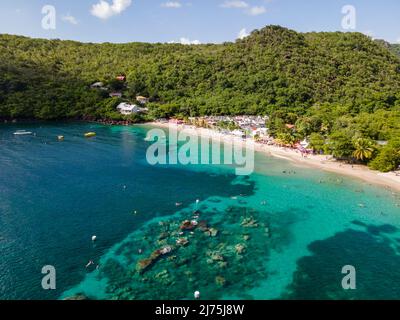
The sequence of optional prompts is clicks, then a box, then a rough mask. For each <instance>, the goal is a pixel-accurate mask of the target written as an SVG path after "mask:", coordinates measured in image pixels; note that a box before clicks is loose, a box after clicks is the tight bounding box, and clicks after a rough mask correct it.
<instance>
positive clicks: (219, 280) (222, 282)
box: [215, 276, 226, 287]
mask: <svg viewBox="0 0 400 320" xmlns="http://www.w3.org/2000/svg"><path fill="white" fill-rule="evenodd" d="M215 284H216V285H217V286H219V287H223V286H224V285H225V284H226V279H225V278H224V277H222V276H216V277H215Z"/></svg>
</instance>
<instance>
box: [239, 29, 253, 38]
mask: <svg viewBox="0 0 400 320" xmlns="http://www.w3.org/2000/svg"><path fill="white" fill-rule="evenodd" d="M249 35H250V33H248V32H247V30H246V28H243V29H242V30H240V32H239V34H238V36H237V37H238V39H240V40H243V39H244V38H247V37H248V36H249Z"/></svg>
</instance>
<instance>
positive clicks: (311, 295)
mask: <svg viewBox="0 0 400 320" xmlns="http://www.w3.org/2000/svg"><path fill="white" fill-rule="evenodd" d="M20 129H25V130H28V131H32V132H34V133H35V135H32V136H14V135H13V133H14V132H15V131H16V130H20ZM149 129H150V127H147V126H137V127H122V126H121V127H120V126H102V125H95V124H82V123H76V124H74V123H53V124H40V123H36V124H31V125H29V124H13V125H0V299H64V298H68V297H75V298H79V297H83V296H85V297H87V298H90V299H192V298H193V292H194V291H197V290H198V291H200V292H201V297H202V298H203V299H399V298H400V194H399V193H396V192H393V191H391V190H388V189H385V188H382V187H377V186H372V185H369V184H367V183H365V182H362V181H361V180H357V179H352V178H347V177H343V176H339V175H335V174H332V173H326V172H322V171H319V170H316V169H312V168H304V167H299V166H295V165H294V164H293V163H290V162H287V161H285V160H282V159H277V158H268V157H266V156H265V155H261V154H256V162H255V163H256V168H255V172H254V173H253V174H251V175H250V176H247V177H246V176H244V177H243V176H236V175H235V171H234V168H233V167H232V166H222V165H221V166H211V165H188V166H184V165H173V166H151V165H150V164H149V163H148V162H147V161H146V150H147V149H148V147H149V145H150V142H148V141H146V139H145V138H146V134H147V131H148V130H149ZM89 131H95V132H96V133H97V136H96V137H95V138H92V139H86V138H84V137H83V134H84V133H85V132H89ZM59 135H63V136H65V140H64V141H61V142H59V141H57V136H59ZM197 200H199V201H197ZM193 219H196V220H197V221H199V225H198V226H197V228H196V229H194V230H187V231H181V229H180V226H181V225H182V222H183V221H185V220H193ZM181 232H182V233H181ZM93 235H96V236H97V241H96V242H92V240H91V237H92V236H93ZM177 239H180V240H181V243H180V245H177V244H176V240H177ZM182 239H183V240H182ZM186 242H187V243H186ZM165 248H169V249H171V252H167V253H165V254H160V250H162V249H165ZM89 261H93V264H91V265H89V266H88V267H86V265H87V264H88V262H89ZM45 265H52V266H54V267H55V269H56V285H57V288H56V290H50V291H48V290H44V289H42V286H41V281H42V277H43V276H44V275H43V274H42V273H41V270H42V267H43V266H45ZM346 265H351V266H354V268H355V270H356V290H344V289H343V288H342V279H343V277H344V276H345V274H342V268H343V267H344V266H346Z"/></svg>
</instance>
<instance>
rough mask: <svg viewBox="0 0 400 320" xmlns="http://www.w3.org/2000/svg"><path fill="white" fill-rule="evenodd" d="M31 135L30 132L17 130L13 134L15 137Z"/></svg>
mask: <svg viewBox="0 0 400 320" xmlns="http://www.w3.org/2000/svg"><path fill="white" fill-rule="evenodd" d="M31 134H33V133H32V132H30V131H26V130H17V131H16V132H14V135H15V136H27V135H31Z"/></svg>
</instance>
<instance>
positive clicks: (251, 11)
mask: <svg viewBox="0 0 400 320" xmlns="http://www.w3.org/2000/svg"><path fill="white" fill-rule="evenodd" d="M266 12H267V9H265V7H263V6H260V7H257V6H255V7H251V8H250V9H249V10H248V11H247V13H248V14H249V15H251V16H258V15H260V14H263V13H266Z"/></svg>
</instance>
